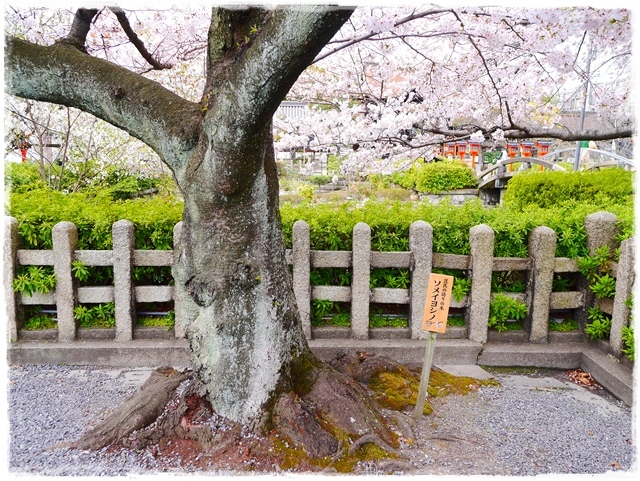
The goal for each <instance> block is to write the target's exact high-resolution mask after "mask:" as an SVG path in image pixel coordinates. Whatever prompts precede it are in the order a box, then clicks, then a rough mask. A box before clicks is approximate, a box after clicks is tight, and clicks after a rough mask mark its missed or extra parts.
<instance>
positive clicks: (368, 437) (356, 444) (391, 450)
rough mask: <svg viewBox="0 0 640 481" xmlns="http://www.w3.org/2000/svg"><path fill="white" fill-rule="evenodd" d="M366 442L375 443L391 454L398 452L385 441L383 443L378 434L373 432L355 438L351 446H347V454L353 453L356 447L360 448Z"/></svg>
mask: <svg viewBox="0 0 640 481" xmlns="http://www.w3.org/2000/svg"><path fill="white" fill-rule="evenodd" d="M366 443H373V444H376V445H377V446H379V447H381V448H382V449H384V450H385V451H387V452H389V453H391V454H394V455H396V456H397V455H398V454H399V453H398V451H396V450H395V449H394V448H392V447H391V446H389V445H388V444H387V443H385V442H384V441H383V440H382V439H380V438H379V437H378V436H376V435H374V434H365V435H364V436H362V437H360V438H358V439H356V440H355V441H354V442H353V444H352V445H351V447H350V448H349V454H353V453H355V452H356V451H357V450H358V448H360V446H362V445H363V444H366Z"/></svg>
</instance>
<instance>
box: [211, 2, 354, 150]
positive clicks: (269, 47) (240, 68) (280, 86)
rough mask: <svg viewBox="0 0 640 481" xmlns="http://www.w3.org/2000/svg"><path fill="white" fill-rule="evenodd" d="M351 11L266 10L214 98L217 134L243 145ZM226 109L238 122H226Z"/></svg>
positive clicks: (266, 120) (213, 121) (313, 8)
mask: <svg viewBox="0 0 640 481" xmlns="http://www.w3.org/2000/svg"><path fill="white" fill-rule="evenodd" d="M352 12H353V9H347V8H336V7H331V6H328V5H327V6H325V5H319V6H303V7H286V8H279V9H275V10H269V11H267V15H266V16H265V19H264V22H263V24H262V25H261V26H260V31H259V32H258V33H257V34H256V35H255V37H254V38H251V39H250V42H249V45H248V48H247V49H246V50H245V51H244V52H242V53H241V56H240V58H238V59H237V60H236V61H235V63H234V65H233V66H232V70H231V71H230V73H229V74H228V76H227V77H226V80H225V81H224V82H220V88H219V89H218V91H217V92H215V96H213V97H212V99H213V102H212V104H211V108H209V109H208V112H207V120H206V121H207V122H208V123H209V122H211V125H216V126H217V128H216V130H215V134H216V137H217V138H219V139H225V140H228V139H229V138H232V139H235V143H236V146H240V145H241V144H242V143H245V142H247V141H250V139H251V138H252V136H253V135H254V134H255V132H256V131H258V130H261V129H263V128H264V126H265V125H267V124H270V121H271V117H272V116H273V114H274V112H275V111H276V109H277V108H278V106H279V105H280V102H281V101H282V100H283V99H284V98H285V96H286V94H287V92H288V91H289V89H290V88H291V86H292V85H293V83H294V82H295V81H296V79H297V78H298V76H299V75H300V74H301V73H302V71H303V70H304V69H305V68H306V67H307V66H308V65H309V64H310V63H311V61H312V60H313V58H314V57H315V55H317V53H318V52H319V51H320V50H321V49H322V47H323V46H324V45H325V44H326V42H328V41H329V40H330V39H331V37H332V36H333V35H334V34H335V32H337V31H338V30H339V29H340V27H341V26H342V25H343V24H344V22H345V21H346V20H347V19H348V18H349V16H350V15H351V13H352ZM209 41H210V42H211V39H210V40H209ZM222 61H224V59H223V60H222ZM215 67H216V66H213V65H212V66H211V68H215ZM225 112H226V113H228V112H235V113H236V115H235V122H221V120H220V119H221V118H222V117H223V115H224V114H225ZM210 141H211V142H212V143H214V144H215V143H216V140H215V139H213V138H212V139H210ZM220 144H222V142H220ZM227 145H229V142H227Z"/></svg>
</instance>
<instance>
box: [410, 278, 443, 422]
mask: <svg viewBox="0 0 640 481" xmlns="http://www.w3.org/2000/svg"><path fill="white" fill-rule="evenodd" d="M452 287H453V276H446V275H443V274H434V273H433V272H432V273H431V274H430V275H429V285H428V287H427V301H426V303H425V307H424V317H423V319H422V330H423V331H429V338H428V339H427V349H426V351H425V355H424V363H423V365H422V376H421V377H420V389H419V390H418V399H417V401H416V408H415V410H414V412H413V417H414V418H416V419H420V418H421V417H422V412H423V411H424V403H425V399H426V397H427V386H428V385H429V375H430V374H431V363H432V362H433V353H434V351H435V347H436V337H437V335H438V333H441V334H444V332H445V330H446V329H447V317H448V316H449V304H450V303H451V288H452Z"/></svg>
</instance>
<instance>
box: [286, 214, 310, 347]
mask: <svg viewBox="0 0 640 481" xmlns="http://www.w3.org/2000/svg"><path fill="white" fill-rule="evenodd" d="M309 232H310V229H309V224H307V223H306V222H305V221H303V220H298V221H296V222H295V223H294V224H293V233H292V235H293V246H292V247H293V249H292V252H291V254H292V258H293V293H294V295H295V298H296V303H297V305H298V312H299V313H300V321H301V323H302V330H303V331H304V335H305V337H306V338H307V339H311V282H310V278H311V240H310V234H309Z"/></svg>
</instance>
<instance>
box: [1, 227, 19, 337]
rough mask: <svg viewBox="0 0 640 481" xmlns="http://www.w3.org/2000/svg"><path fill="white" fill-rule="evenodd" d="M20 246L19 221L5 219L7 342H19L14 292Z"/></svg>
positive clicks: (16, 299) (4, 259) (4, 271)
mask: <svg viewBox="0 0 640 481" xmlns="http://www.w3.org/2000/svg"><path fill="white" fill-rule="evenodd" d="M19 244H20V236H19V235H18V220H17V219H16V218H15V217H5V218H4V253H3V263H4V264H3V268H2V273H3V277H4V279H3V280H4V301H5V302H6V304H7V305H6V306H5V312H6V314H7V341H8V342H16V341H17V340H18V330H19V329H20V325H19V323H18V294H16V292H14V290H13V280H14V279H15V277H16V270H17V259H16V257H17V255H18V248H19Z"/></svg>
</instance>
